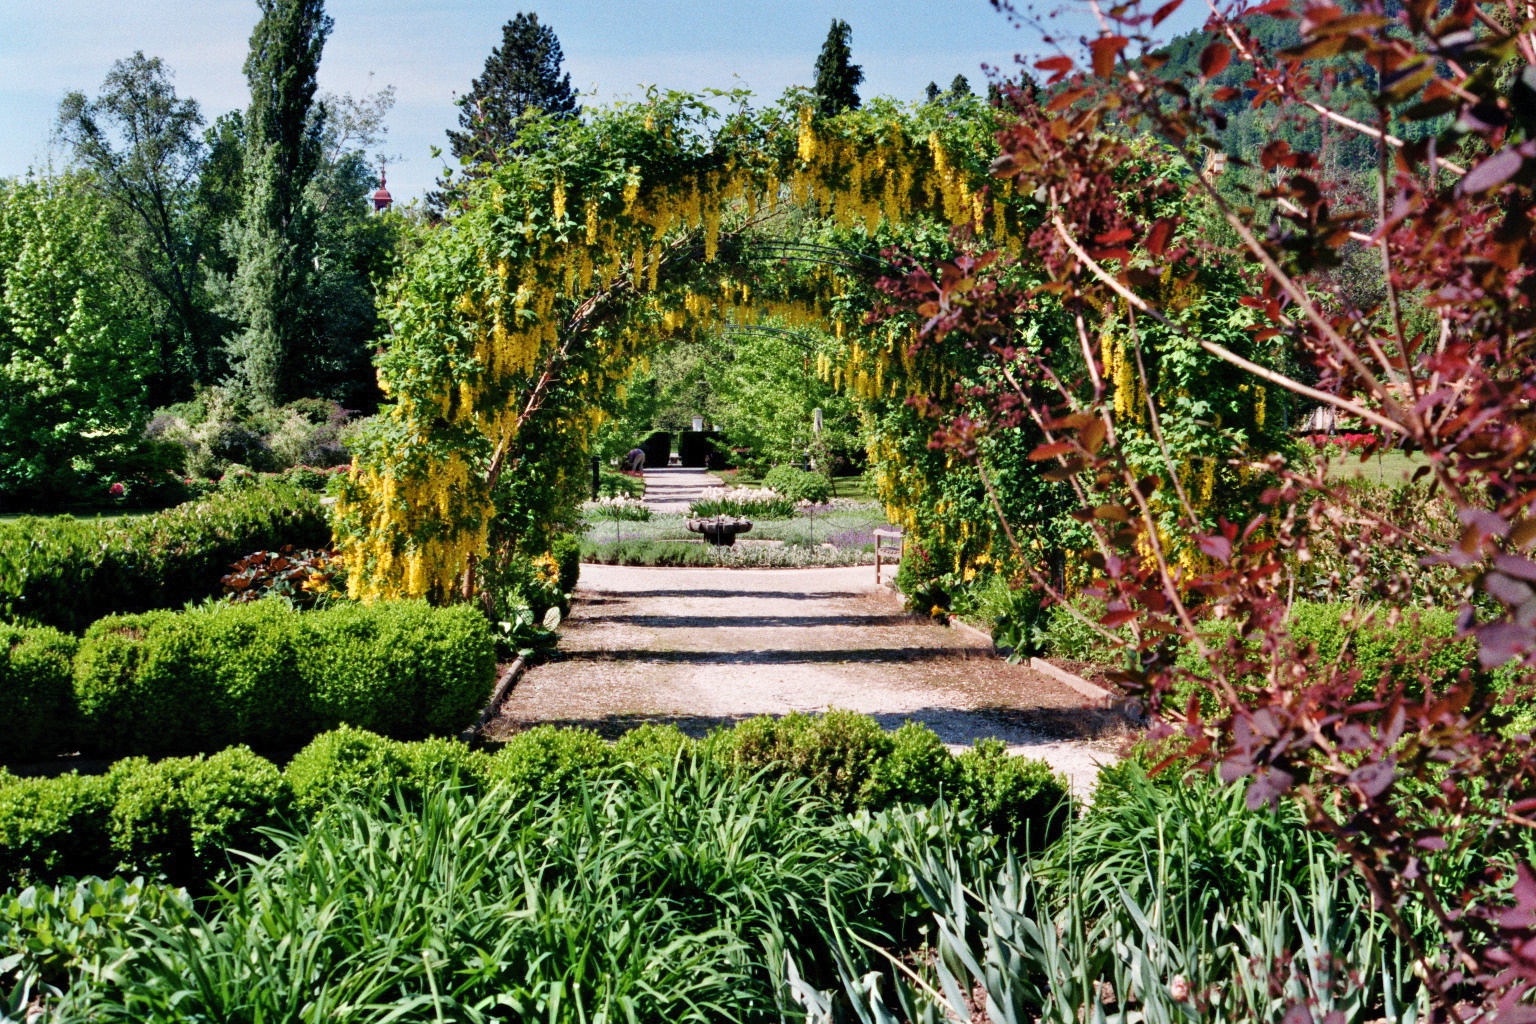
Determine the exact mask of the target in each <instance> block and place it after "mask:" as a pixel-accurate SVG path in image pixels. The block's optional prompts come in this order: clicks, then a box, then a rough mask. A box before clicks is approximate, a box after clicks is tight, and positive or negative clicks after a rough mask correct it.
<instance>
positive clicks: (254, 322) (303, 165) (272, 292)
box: [231, 0, 331, 403]
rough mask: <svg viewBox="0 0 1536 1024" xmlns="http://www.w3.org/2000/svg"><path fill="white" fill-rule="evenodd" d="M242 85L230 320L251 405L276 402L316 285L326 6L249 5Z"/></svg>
mask: <svg viewBox="0 0 1536 1024" xmlns="http://www.w3.org/2000/svg"><path fill="white" fill-rule="evenodd" d="M256 5H257V7H259V8H260V9H261V20H260V21H259V22H257V24H256V30H255V31H254V32H253V33H251V52H250V55H249V56H248V57H247V58H246V61H245V77H246V80H247V81H248V82H249V83H250V87H251V105H250V108H249V109H248V110H247V111H246V116H245V160H244V164H245V189H244V197H243V203H242V208H241V213H240V221H239V224H238V225H237V227H236V229H235V231H234V249H235V256H236V261H237V269H236V271H235V280H234V298H235V312H236V313H237V316H238V319H239V321H240V323H241V325H242V327H243V330H242V331H241V333H240V334H239V335H238V336H237V337H236V338H235V339H234V341H233V343H232V345H231V355H232V356H233V357H234V364H235V366H236V368H237V370H238V372H239V375H240V377H241V379H242V380H243V381H244V383H245V384H246V385H247V387H248V388H249V390H250V392H251V395H252V397H254V398H255V399H257V400H258V401H260V402H267V403H271V402H276V401H278V400H279V399H280V398H281V397H282V394H283V392H284V391H287V390H293V389H292V387H291V385H289V386H285V382H287V381H288V380H289V379H290V375H289V370H290V367H289V366H288V365H287V363H288V359H289V357H290V355H291V354H292V352H293V350H294V349H295V347H296V346H297V343H298V341H299V340H300V339H299V334H300V332H301V331H302V330H303V329H304V328H303V326H302V325H303V313H302V311H303V310H304V308H305V307H306V298H307V293H308V291H309V288H310V286H311V284H312V277H313V264H312V260H313V253H312V251H311V250H312V248H313V235H314V232H313V227H314V220H315V210H314V207H313V204H311V203H310V202H309V201H308V200H306V198H305V194H304V193H305V189H306V188H307V187H308V186H309V183H310V181H311V180H312V179H313V178H314V176H315V172H316V171H317V170H318V169H319V167H320V161H321V156H322V151H321V134H322V131H323V129H324V127H325V108H324V107H323V106H320V105H317V104H316V103H315V88H316V80H315V75H316V72H317V71H318V70H319V67H320V53H321V51H322V50H323V49H324V48H325V40H326V37H327V36H328V35H330V32H331V19H330V18H329V17H327V16H326V14H325V0H256Z"/></svg>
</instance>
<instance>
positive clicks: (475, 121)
mask: <svg viewBox="0 0 1536 1024" xmlns="http://www.w3.org/2000/svg"><path fill="white" fill-rule="evenodd" d="M564 62H565V54H564V52H563V51H561V49H560V40H559V39H558V38H557V37H556V36H555V30H554V29H552V28H550V27H549V26H548V25H540V24H539V16H538V15H537V14H534V13H528V14H523V13H519V14H518V15H517V17H515V18H513V19H512V20H511V21H509V22H507V23H506V24H505V25H503V26H502V29H501V45H500V46H498V47H496V48H495V49H493V50H492V51H491V55H490V56H489V57H487V58H486V59H485V70H484V71H483V72H482V73H481V75H480V77H479V78H477V79H475V80H474V82H472V83H471V84H470V87H469V93H468V95H466V96H465V97H464V100H463V103H462V109H461V110H460V112H459V127H460V128H461V129H462V131H453V130H451V129H450V130H449V132H448V142H449V145H450V146H451V147H452V149H453V155H454V156H456V157H459V158H460V159H463V158H464V157H469V159H470V161H471V162H474V163H479V162H482V161H487V160H494V159H496V157H497V156H498V154H500V153H502V152H503V151H505V150H507V149H509V148H511V146H512V145H513V143H514V141H515V140H516V138H517V132H518V121H519V120H520V119H521V118H522V116H523V115H524V114H525V113H527V112H528V111H530V110H539V111H542V112H543V113H545V114H550V115H552V116H554V117H560V118H565V117H575V116H577V115H578V114H580V113H581V108H580V107H578V106H577V105H576V93H575V92H574V91H573V90H572V89H571V76H570V75H569V74H562V73H561V71H560V66H561V64H563V63H564Z"/></svg>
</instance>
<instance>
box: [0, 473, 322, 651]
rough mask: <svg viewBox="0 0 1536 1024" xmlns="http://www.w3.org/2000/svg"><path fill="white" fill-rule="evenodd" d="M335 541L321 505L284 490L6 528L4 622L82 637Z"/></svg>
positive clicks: (273, 487) (265, 487)
mask: <svg viewBox="0 0 1536 1024" xmlns="http://www.w3.org/2000/svg"><path fill="white" fill-rule="evenodd" d="M330 540H331V530H330V523H329V521H328V520H327V518H326V514H325V510H324V508H323V507H322V506H321V504H320V496H319V495H318V494H316V493H314V492H313V491H307V490H302V489H300V488H297V487H294V486H292V485H291V484H284V483H281V482H276V481H274V482H268V483H263V484H261V485H259V486H254V487H251V488H248V489H245V490H241V491H237V492H230V493H219V494H215V495H211V496H209V497H208V498H205V499H203V500H201V501H194V502H189V503H187V504H185V505H178V506H177V507H176V508H173V509H167V510H166V511H164V512H158V513H155V514H154V515H149V516H141V517H138V518H134V519H123V520H113V521H108V522H91V521H89V520H77V519H73V518H71V517H69V516H59V517H57V518H52V519H35V518H28V519H18V520H14V521H12V522H8V523H0V620H8V621H16V620H26V621H29V622H35V623H37V624H40V625H45V626H54V627H56V628H58V629H62V630H64V631H66V632H71V633H80V632H81V631H83V630H84V629H85V628H86V627H87V626H88V625H90V624H91V623H92V622H95V621H96V620H97V619H100V618H104V617H105V616H108V615H114V614H124V613H135V612H144V611H149V610H151V609H155V608H178V607H180V606H182V605H183V604H186V603H187V602H188V601H196V600H201V599H203V598H205V597H210V596H214V595H217V594H218V593H219V592H220V589H221V588H220V584H219V579H220V577H222V576H223V575H224V574H225V573H227V572H228V571H229V566H230V565H231V564H232V563H234V562H235V561H236V560H238V559H240V558H242V557H244V556H245V555H248V554H250V553H251V552H252V551H258V550H278V549H280V548H282V547H283V546H284V545H289V544H291V545H293V546H294V547H295V548H323V547H325V546H327V545H328V544H329V543H330Z"/></svg>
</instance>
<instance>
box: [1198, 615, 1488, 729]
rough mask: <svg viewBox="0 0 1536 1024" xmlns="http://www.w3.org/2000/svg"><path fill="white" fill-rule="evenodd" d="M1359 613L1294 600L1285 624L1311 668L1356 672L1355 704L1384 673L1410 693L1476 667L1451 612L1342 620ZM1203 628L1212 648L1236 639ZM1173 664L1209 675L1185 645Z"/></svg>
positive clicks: (1216, 628) (1229, 630)
mask: <svg viewBox="0 0 1536 1024" xmlns="http://www.w3.org/2000/svg"><path fill="white" fill-rule="evenodd" d="M1360 614H1363V611H1362V610H1361V609H1356V608H1354V607H1353V606H1352V605H1347V604H1331V603H1322V602H1313V601H1298V602H1296V603H1295V604H1294V605H1292V606H1291V615H1290V621H1289V623H1288V625H1289V628H1290V634H1291V637H1292V639H1293V640H1294V641H1295V642H1296V644H1297V645H1298V646H1303V645H1307V644H1310V645H1313V646H1314V647H1315V648H1316V651H1317V658H1316V664H1318V665H1320V666H1325V667H1333V666H1337V665H1341V664H1344V663H1351V664H1353V666H1354V667H1355V668H1357V669H1359V670H1360V679H1359V682H1358V683H1357V684H1356V686H1355V699H1357V700H1368V699H1370V698H1371V697H1372V696H1373V695H1374V693H1375V691H1376V684H1377V683H1378V682H1379V681H1380V680H1381V678H1382V676H1383V674H1386V673H1390V677H1391V679H1392V681H1394V682H1397V683H1402V684H1404V685H1406V686H1407V687H1408V688H1409V692H1410V693H1412V692H1415V691H1417V692H1422V689H1421V688H1420V686H1419V680H1420V678H1421V677H1427V678H1428V679H1429V680H1430V682H1431V683H1432V684H1444V683H1446V682H1449V681H1451V680H1453V679H1455V678H1456V677H1457V675H1459V674H1460V672H1461V670H1462V669H1464V668H1468V667H1472V668H1474V669H1475V668H1476V667H1477V656H1476V649H1475V646H1474V644H1473V641H1471V640H1460V641H1457V640H1455V639H1454V638H1455V636H1456V616H1455V615H1454V614H1453V613H1451V612H1448V611H1442V610H1439V609H1433V608H1430V609H1417V610H1414V611H1411V612H1408V613H1406V614H1405V615H1404V616H1403V617H1402V619H1401V620H1399V621H1398V623H1397V624H1396V625H1388V624H1387V622H1386V613H1385V611H1384V610H1383V611H1378V612H1377V614H1376V616H1375V618H1374V619H1373V621H1372V622H1371V623H1370V624H1369V625H1366V626H1361V625H1360V624H1359V622H1358V618H1356V619H1355V621H1350V622H1346V621H1344V620H1345V616H1346V615H1353V616H1356V617H1358V616H1359V615H1360ZM1203 629H1204V631H1205V633H1206V637H1207V642H1208V643H1209V644H1211V645H1213V646H1214V647H1215V648H1216V649H1217V650H1222V649H1224V648H1225V645H1226V644H1227V643H1228V642H1229V641H1230V639H1231V638H1232V637H1233V636H1234V635H1236V630H1235V627H1234V626H1232V625H1231V624H1230V623H1224V622H1213V623H1208V624H1207V625H1206V626H1205V627H1203ZM1221 656H1224V655H1221ZM1398 662H1401V664H1396V663H1398ZM1178 664H1179V667H1181V668H1184V669H1188V670H1189V671H1191V672H1194V673H1196V674H1200V675H1204V674H1206V673H1208V672H1209V671H1210V666H1209V664H1208V663H1207V662H1206V661H1205V660H1204V659H1203V658H1201V657H1200V655H1199V654H1198V653H1197V652H1196V651H1195V650H1194V649H1193V648H1188V647H1186V648H1185V649H1184V650H1183V651H1182V652H1180V654H1179V659H1178ZM1177 699H1178V700H1180V701H1183V700H1187V699H1188V695H1187V693H1182V692H1181V693H1179V694H1178V695H1177ZM1203 702H1204V703H1205V704H1206V705H1207V708H1206V710H1207V711H1209V710H1211V708H1210V704H1211V699H1210V697H1209V695H1203Z"/></svg>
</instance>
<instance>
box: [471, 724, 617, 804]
mask: <svg viewBox="0 0 1536 1024" xmlns="http://www.w3.org/2000/svg"><path fill="white" fill-rule="evenodd" d="M619 764H620V761H619V758H618V756H617V755H616V754H615V753H614V749H613V747H611V746H609V745H608V744H607V743H604V742H603V740H602V738H601V737H600V736H598V735H597V733H595V732H592V731H591V730H590V729H560V728H556V727H555V726H553V725H540V726H536V727H535V728H532V729H529V730H528V731H526V732H520V733H518V734H517V735H515V736H513V737H512V738H511V739H509V740H508V741H507V742H506V744H505V745H503V746H502V748H501V749H500V750H498V751H497V752H496V753H495V754H494V755H492V757H491V762H490V771H489V774H488V775H487V780H488V781H489V782H490V783H491V784H493V785H494V784H497V783H500V784H502V785H506V786H511V787H513V788H515V789H518V790H521V791H524V792H527V793H530V794H545V793H549V794H559V795H568V794H570V793H573V792H575V791H576V790H577V789H579V788H580V787H581V784H582V782H583V781H584V780H588V781H590V780H596V779H606V778H613V777H615V776H616V775H617V774H618V769H619Z"/></svg>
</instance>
